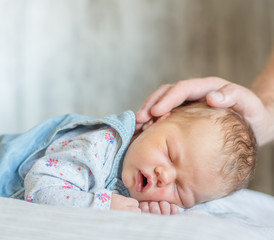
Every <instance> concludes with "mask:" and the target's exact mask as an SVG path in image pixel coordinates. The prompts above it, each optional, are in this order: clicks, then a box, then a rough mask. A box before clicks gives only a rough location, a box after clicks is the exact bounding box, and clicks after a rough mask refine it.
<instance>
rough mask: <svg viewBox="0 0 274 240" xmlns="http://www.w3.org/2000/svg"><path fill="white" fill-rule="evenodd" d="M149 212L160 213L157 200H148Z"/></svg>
mask: <svg viewBox="0 0 274 240" xmlns="http://www.w3.org/2000/svg"><path fill="white" fill-rule="evenodd" d="M149 212H150V213H153V214H161V209H160V206H159V202H150V203H149Z"/></svg>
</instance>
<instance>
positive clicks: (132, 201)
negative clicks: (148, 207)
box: [126, 197, 139, 207]
mask: <svg viewBox="0 0 274 240" xmlns="http://www.w3.org/2000/svg"><path fill="white" fill-rule="evenodd" d="M126 204H127V206H130V207H139V202H138V201H137V200H136V199H134V198H129V197H128V198H126Z"/></svg>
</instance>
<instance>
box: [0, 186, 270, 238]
mask: <svg viewBox="0 0 274 240" xmlns="http://www.w3.org/2000/svg"><path fill="white" fill-rule="evenodd" d="M0 213H1V214H0V239H1V240H6V239H12V240H16V239H20V240H25V239H35V240H39V239H66V240H69V239H99V240H101V239H102V240H104V239H117V240H118V239H119V240H120V239H127V240H128V239H136V240H137V239H138V240H144V239H170V240H171V239H172V240H173V239H199V240H200V239H213V240H215V239H216V240H217V239H218V240H219V239H241V240H242V239H249V240H250V239H251V240H253V239H254V240H255V239H269V240H270V239H274V197H271V196H269V195H265V194H262V193H258V192H254V191H250V190H243V191H240V192H237V193H236V194H234V195H232V196H229V197H227V198H223V199H220V200H216V201H212V202H209V203H206V204H202V205H199V206H196V207H194V208H193V209H191V210H188V211H184V212H182V213H181V214H178V215H176V216H156V215H151V214H134V213H130V212H118V211H100V210H92V209H76V208H62V207H54V206H43V205H37V204H32V203H28V202H24V201H20V200H15V199H6V198H0Z"/></svg>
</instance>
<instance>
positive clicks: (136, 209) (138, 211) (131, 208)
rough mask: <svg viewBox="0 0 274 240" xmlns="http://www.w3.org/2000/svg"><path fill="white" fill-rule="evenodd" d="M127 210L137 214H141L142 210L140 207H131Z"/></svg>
mask: <svg viewBox="0 0 274 240" xmlns="http://www.w3.org/2000/svg"><path fill="white" fill-rule="evenodd" d="M127 210H128V211H131V212H135V213H141V209H140V208H138V207H133V206H129V207H128V208H127Z"/></svg>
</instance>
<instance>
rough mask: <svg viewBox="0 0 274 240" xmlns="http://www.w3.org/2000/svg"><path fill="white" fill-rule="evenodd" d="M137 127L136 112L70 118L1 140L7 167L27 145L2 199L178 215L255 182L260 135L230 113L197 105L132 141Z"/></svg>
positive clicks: (148, 128)
mask: <svg viewBox="0 0 274 240" xmlns="http://www.w3.org/2000/svg"><path fill="white" fill-rule="evenodd" d="M134 128H135V116H134V113H133V112H131V111H127V112H124V113H122V114H120V115H110V116H107V117H105V118H102V119H93V118H90V117H85V116H80V115H65V116H61V117H57V118H53V119H50V120H48V121H46V122H44V123H42V124H40V125H38V126H36V127H35V128H33V129H31V130H30V131H28V132H26V133H24V134H22V135H16V136H13V137H8V136H2V137H1V138H0V139H1V140H2V141H1V142H0V150H2V148H4V147H5V151H1V152H2V155H1V162H2V163H3V162H4V163H5V162H6V163H5V164H8V163H7V162H8V161H7V157H6V156H5V155H6V154H7V155H9V156H11V152H12V151H13V150H12V149H13V146H15V144H16V143H20V144H19V146H18V145H17V150H18V153H17V154H15V156H14V157H13V158H12V162H13V163H12V167H11V171H10V172H11V173H10V175H8V176H7V175H6V177H8V178H9V179H11V176H12V174H13V175H14V177H13V178H12V179H11V180H7V178H5V183H6V185H5V186H3V183H2V184H1V185H0V190H1V192H0V193H1V196H9V197H15V198H19V199H20V198H23V197H24V198H25V200H26V201H29V202H33V203H40V204H49V205H59V206H60V205H61V206H71V207H87V208H99V209H116V210H128V211H134V212H140V211H142V212H151V213H159V214H175V213H178V211H179V210H178V206H179V207H182V208H191V207H193V206H194V205H196V204H199V203H203V202H206V201H210V200H213V199H217V198H221V197H224V196H227V195H229V194H231V193H233V192H235V191H237V190H238V189H241V188H244V187H246V186H247V185H248V182H249V181H250V179H251V178H252V176H253V172H254V168H255V162H256V140H255V137H254V134H253V132H252V129H251V128H250V126H249V124H248V123H246V122H245V120H244V119H243V118H242V117H241V116H239V115H238V114H236V113H234V112H233V111H232V110H230V109H215V108H211V107H208V106H207V105H206V104H205V103H194V104H190V105H187V106H184V107H179V108H176V109H174V110H172V111H171V112H170V113H168V114H166V115H164V116H162V117H161V118H159V119H157V121H156V122H155V123H153V124H151V125H147V126H145V127H144V128H143V130H142V131H141V132H140V133H138V134H135V135H134V136H133V134H134ZM22 141H24V144H21V143H22ZM4 145H5V146H4ZM9 161H10V160H9ZM9 164H11V163H9ZM2 166H3V164H2ZM0 182H3V181H1V179H0Z"/></svg>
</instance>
